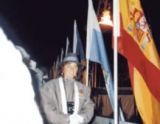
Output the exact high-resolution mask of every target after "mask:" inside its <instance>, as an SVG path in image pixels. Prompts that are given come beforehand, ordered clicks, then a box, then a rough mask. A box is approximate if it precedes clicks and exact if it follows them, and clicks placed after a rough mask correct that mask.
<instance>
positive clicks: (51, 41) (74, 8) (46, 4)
mask: <svg viewBox="0 0 160 124" xmlns="http://www.w3.org/2000/svg"><path fill="white" fill-rule="evenodd" d="M98 1H99V0H93V2H94V5H95V8H97V3H98ZM141 2H142V5H143V8H144V12H145V15H146V18H147V21H148V23H149V26H150V28H151V31H152V34H153V37H154V40H155V43H156V46H157V48H158V50H159V49H160V43H159V37H160V15H159V14H158V13H159V12H158V9H159V3H158V0H154V1H151V0H150V1H147V0H141ZM87 7H88V1H87V0H0V15H1V19H0V21H1V26H2V27H3V28H4V30H5V32H6V33H7V35H8V37H9V38H10V39H11V40H12V41H13V42H14V43H15V44H19V45H22V46H23V47H24V48H25V49H26V50H27V52H29V53H30V54H31V57H32V58H33V59H35V60H36V61H37V62H38V63H39V64H40V65H42V66H46V67H48V68H49V67H51V65H52V64H53V61H55V60H56V58H57V56H58V55H60V53H61V48H64V49H65V44H66V37H67V36H68V37H69V40H70V42H71V43H70V44H72V37H73V36H72V32H73V22H74V19H76V20H77V24H78V29H79V31H80V35H81V38H82V41H83V45H84V46H85V41H86V38H85V35H86V30H85V28H86V21H87ZM84 49H85V48H84Z"/></svg>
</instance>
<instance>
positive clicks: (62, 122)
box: [40, 85, 69, 124]
mask: <svg viewBox="0 0 160 124" xmlns="http://www.w3.org/2000/svg"><path fill="white" fill-rule="evenodd" d="M51 89H52V90H51ZM40 94H41V105H42V108H43V111H44V113H45V116H46V118H47V120H48V121H49V122H50V123H51V124H57V123H58V124H69V116H68V115H65V114H63V113H61V112H59V111H58V110H57V105H56V102H55V101H56V97H55V93H54V88H53V87H51V86H47V85H46V86H45V85H44V86H43V87H42V88H41V89H40Z"/></svg>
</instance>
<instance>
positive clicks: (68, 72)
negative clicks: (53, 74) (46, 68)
mask: <svg viewBox="0 0 160 124" xmlns="http://www.w3.org/2000/svg"><path fill="white" fill-rule="evenodd" d="M77 71H78V66H77V63H75V62H68V63H66V64H65V65H64V67H63V74H64V78H65V79H74V78H75V77H76V76H77Z"/></svg>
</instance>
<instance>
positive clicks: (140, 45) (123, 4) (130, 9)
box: [118, 0, 160, 124]
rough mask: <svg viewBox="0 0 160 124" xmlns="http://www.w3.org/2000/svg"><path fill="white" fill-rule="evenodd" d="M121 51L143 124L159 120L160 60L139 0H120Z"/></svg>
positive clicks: (156, 123) (156, 122)
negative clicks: (126, 62)
mask: <svg viewBox="0 0 160 124" xmlns="http://www.w3.org/2000/svg"><path fill="white" fill-rule="evenodd" d="M120 14H121V15H120V16H121V20H122V22H121V36H120V39H119V42H118V46H119V52H120V53H121V54H122V55H123V56H124V57H126V59H127V60H128V65H129V72H130V78H131V82H132V87H133V92H134V96H135V100H136V105H137V108H138V111H139V113H140V116H141V117H142V120H143V123H145V124H159V123H160V118H159V115H160V61H159V56H158V53H157V50H156V47H155V44H154V41H153V38H152V35H151V33H150V30H149V27H148V25H147V21H146V19H145V16H144V12H143V10H142V7H141V5H140V1H139V0H121V1H120Z"/></svg>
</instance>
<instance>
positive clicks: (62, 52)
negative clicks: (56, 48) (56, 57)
mask: <svg viewBox="0 0 160 124" xmlns="http://www.w3.org/2000/svg"><path fill="white" fill-rule="evenodd" d="M63 54H64V51H63V48H62V49H61V58H60V62H62V61H63Z"/></svg>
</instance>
